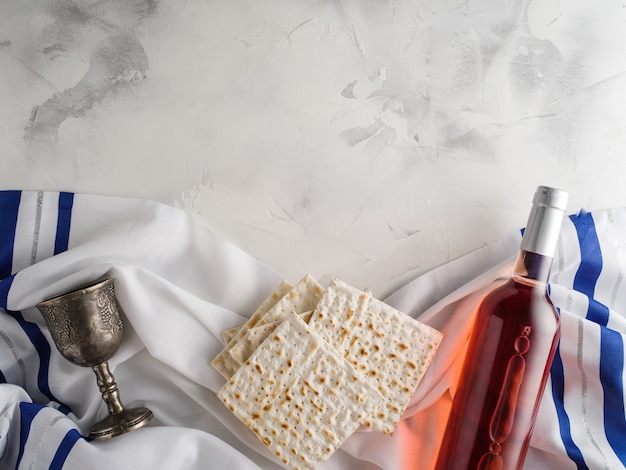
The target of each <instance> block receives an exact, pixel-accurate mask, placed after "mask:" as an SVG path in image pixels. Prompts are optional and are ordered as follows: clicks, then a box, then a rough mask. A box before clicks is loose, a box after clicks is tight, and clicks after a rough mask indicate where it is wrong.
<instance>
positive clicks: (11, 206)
mask: <svg viewBox="0 0 626 470" xmlns="http://www.w3.org/2000/svg"><path fill="white" fill-rule="evenodd" d="M520 240H521V233H520V232H516V233H512V234H511V235H510V236H508V237H504V238H503V239H501V240H498V241H496V242H494V243H491V244H489V245H486V246H485V247H482V248H481V249H479V250H476V251H475V252H472V253H469V254H467V255H465V256H463V257H461V258H459V259H456V260H453V261H451V262H449V263H447V264H446V265H444V266H441V267H439V268H436V269H434V270H432V271H431V272H429V273H426V274H425V275H423V276H420V277H419V278H417V279H415V280H413V281H411V282H409V283H408V284H406V285H405V286H403V287H402V288H400V289H398V290H397V291H396V292H395V293H393V294H392V295H390V296H389V297H388V298H387V299H384V300H385V302H387V303H389V304H390V305H392V306H393V307H395V308H396V309H398V310H400V311H403V312H405V313H407V314H409V315H411V316H412V317H414V318H417V319H418V320H420V321H421V322H423V323H426V324H428V325H430V326H432V327H434V328H436V329H438V330H440V331H442V332H443V333H444V335H445V336H444V340H443V342H442V343H441V345H440V346H439V349H438V352H437V354H436V355H435V359H434V361H433V363H432V365H431V367H430V368H429V370H428V372H427V374H426V376H425V377H424V379H423V381H422V382H421V384H420V386H419V387H418V389H417V392H416V393H415V395H414V396H413V399H412V400H411V402H410V404H409V407H408V408H407V411H406V413H405V415H404V419H403V420H402V421H401V422H400V425H399V426H398V428H397V430H396V432H395V433H394V435H393V436H392V437H389V436H383V435H381V434H379V433H376V432H372V431H368V430H365V429H360V430H359V431H357V432H356V433H354V434H353V435H352V436H351V437H350V438H348V439H347V440H346V442H345V443H344V444H343V445H342V447H341V448H340V449H339V451H337V452H336V453H335V454H334V455H333V456H332V457H331V458H330V459H329V460H328V461H327V462H326V463H325V464H323V465H322V467H321V468H322V469H325V470H335V469H337V470H339V469H342V470H344V469H348V470H350V469H355V470H356V469H359V470H361V469H364V468H365V469H380V468H382V469H385V470H396V469H397V470H404V469H412V468H428V466H429V463H431V462H432V461H433V460H434V458H435V456H436V453H437V450H438V443H439V438H440V436H441V434H442V432H443V427H444V425H445V420H446V415H447V410H448V407H449V404H450V398H451V397H452V396H453V394H454V391H455V383H456V378H457V376H458V372H459V367H460V364H461V360H462V358H463V354H464V347H465V341H466V338H467V333H468V331H469V329H470V328H471V323H472V318H473V317H472V311H473V310H472V309H473V305H474V304H475V302H476V301H477V299H478V298H479V296H480V295H481V292H482V291H483V290H484V289H488V288H489V286H490V285H492V283H494V282H499V280H502V279H503V278H504V277H506V276H507V275H508V274H509V272H510V269H511V263H512V258H513V257H514V256H515V254H516V251H517V249H518V246H519V242H520ZM625 247H626V210H625V209H613V210H606V211H595V212H592V213H585V212H581V213H580V214H575V215H572V216H571V217H569V218H568V219H566V221H565V223H564V224H563V228H562V231H561V238H560V240H559V247H558V250H557V253H556V254H555V260H554V264H553V270H552V274H551V278H550V295H551V297H552V299H553V301H554V303H555V305H556V306H557V307H558V309H559V310H560V314H561V319H562V338H561V342H560V345H559V352H558V355H557V359H556V360H555V364H554V366H553V368H552V371H551V376H550V380H549V384H548V387H547V389H546V393H545V394H544V397H543V400H542V403H541V408H540V412H539V417H538V421H537V425H536V429H535V433H534V435H533V439H532V442H531V449H530V451H529V455H528V458H527V462H526V465H525V468H529V469H532V468H537V469H538V468H543V469H545V468H555V469H556V468H558V469H568V468H571V469H574V468H611V469H614V468H626V466H625V463H626V444H624V443H625V442H626V421H625V416H624V383H623V378H624V369H625V368H624V359H625V357H626V356H625V351H624V339H625V338H624V335H626V320H625V317H626V289H625V288H624V281H623V280H624V269H625V268H624V265H625V264H624V260H626V248H625ZM305 273H306V266H303V274H305ZM107 276H110V277H113V278H114V279H115V280H116V295H117V297H118V301H119V303H120V305H121V306H122V309H123V311H124V321H125V329H126V331H125V337H124V342H123V344H122V346H121V347H120V349H119V350H118V351H117V353H116V354H115V355H114V356H113V358H112V359H111V361H110V364H111V369H112V371H113V373H114V374H115V377H116V380H117V383H118V386H119V389H120V393H121V397H122V401H123V402H124V403H125V404H126V405H127V406H148V407H149V408H151V409H152V410H153V412H154V414H155V418H154V421H153V422H151V423H150V424H149V425H148V426H147V427H145V428H142V429H139V430H137V431H134V432H132V433H129V434H128V435H125V436H122V437H120V438H115V439H112V440H110V441H106V442H95V441H94V442H90V441H88V440H87V439H85V438H84V437H83V436H85V435H86V433H87V431H88V428H89V426H90V425H91V424H93V423H94V422H95V421H97V420H98V419H100V418H102V417H103V416H105V414H106V409H105V406H104V403H103V401H102V399H101V397H100V392H99V391H98V387H97V385H96V381H95V376H94V374H93V372H92V371H91V370H89V369H87V368H81V367H78V366H75V365H73V364H70V363H69V362H68V361H66V360H65V359H64V358H62V357H61V356H60V354H59V353H58V352H57V350H56V348H55V346H54V344H53V342H52V340H51V338H50V335H49V333H48V331H47V327H46V325H45V322H44V321H43V318H42V317H41V315H40V314H39V312H38V311H37V309H36V308H35V305H36V304H37V303H38V302H39V301H41V300H44V299H45V298H49V297H52V296H54V295H57V294H60V293H63V292H67V291H69V290H73V289H74V288H76V287H78V286H80V285H83V284H86V283H88V282H91V281H93V280H95V279H99V278H102V277H107ZM282 280H283V279H282V276H281V275H280V273H277V272H276V271H274V270H273V269H272V268H271V267H268V266H265V265H263V264H262V263H260V262H259V261H258V260H256V259H254V258H253V257H251V256H249V255H248V254H246V253H244V252H243V251H241V250H240V249H238V248H237V247H235V246H234V245H232V244H231V243H229V242H228V241H226V240H223V239H221V238H220V237H218V236H217V235H215V234H214V233H213V232H212V231H211V230H210V229H209V228H208V227H206V226H205V225H203V224H202V223H201V222H200V221H199V220H198V219H196V218H194V217H192V216H190V215H189V214H186V213H184V212H182V211H180V210H178V209H174V208H172V207H168V206H165V205H162V204H157V203H153V202H150V201H142V200H136V199H126V198H115V197H103V196H93V195H86V194H72V193H58V192H47V191H0V410H1V413H0V466H1V467H2V468H30V467H31V466H32V468H48V467H49V468H65V469H73V468H85V463H86V462H88V463H89V468H111V466H114V467H115V468H120V469H123V468H129V469H131V468H132V469H135V468H151V469H155V468H157V469H158V468H163V469H165V468H185V469H201V468H207V466H210V467H211V468H225V469H228V468H233V469H235V468H237V469H248V468H250V469H251V468H263V469H273V468H282V467H281V465H280V463H279V462H277V461H276V460H275V459H274V458H273V457H272V456H271V455H270V454H269V453H268V452H267V450H266V449H265V448H264V446H263V445H262V444H260V443H259V442H258V440H257V439H256V438H255V436H253V435H252V434H251V433H250V432H249V431H248V430H247V429H246V428H245V427H244V426H243V425H242V424H241V423H240V422H239V421H238V420H237V419H236V418H235V417H234V416H232V415H231V414H230V412H229V411H228V410H227V409H226V408H225V407H224V406H223V405H222V404H221V402H220V401H219V400H218V399H217V397H216V396H215V392H216V391H217V390H218V389H219V388H220V387H221V386H222V384H223V383H224V379H223V377H221V376H220V375H219V374H218V373H217V372H215V371H214V370H213V369H212V368H211V367H210V365H209V362H210V360H211V359H212V357H213V356H214V355H215V354H216V353H217V352H218V351H219V350H220V349H221V348H222V346H223V343H222V339H221V336H220V333H221V331H222V330H224V329H226V328H229V327H232V326H235V325H238V324H241V323H242V322H243V321H244V320H245V319H246V318H247V317H248V316H249V315H251V314H252V313H253V312H254V311H255V309H256V307H257V306H258V305H260V304H261V302H262V301H263V300H264V299H265V298H266V297H267V296H268V295H269V294H270V293H271V292H273V290H274V289H275V288H276V287H277V286H278V285H279V284H280V282H281V281H282ZM370 287H371V286H370Z"/></svg>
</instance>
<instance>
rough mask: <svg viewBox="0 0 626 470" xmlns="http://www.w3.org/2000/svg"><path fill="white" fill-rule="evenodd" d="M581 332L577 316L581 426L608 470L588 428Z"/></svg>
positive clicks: (605, 461) (604, 457) (582, 329)
mask: <svg viewBox="0 0 626 470" xmlns="http://www.w3.org/2000/svg"><path fill="white" fill-rule="evenodd" d="M583 333H584V323H583V320H582V319H580V318H579V319H578V351H577V354H576V362H577V364H578V371H579V372H580V377H581V384H580V386H581V390H580V393H581V412H582V418H583V427H584V428H585V434H586V435H587V439H588V440H589V442H590V443H591V445H592V446H593V447H594V448H595V449H596V450H597V451H598V453H599V454H600V456H601V457H602V460H603V461H604V468H605V470H608V469H609V462H608V461H607V460H606V456H605V455H604V453H603V452H602V449H600V446H599V445H598V443H597V442H596V441H595V439H594V438H593V435H592V434H591V429H589V419H588V417H589V415H588V409H587V403H588V395H587V392H588V390H587V374H586V372H585V368H584V367H583Z"/></svg>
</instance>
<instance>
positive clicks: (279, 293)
mask: <svg viewBox="0 0 626 470" xmlns="http://www.w3.org/2000/svg"><path fill="white" fill-rule="evenodd" d="M292 287H293V285H292V284H291V283H290V282H288V281H285V280H283V281H282V282H281V283H280V285H279V286H278V287H277V288H276V290H275V291H274V292H272V294H271V295H270V296H269V297H268V298H267V299H265V300H264V301H263V303H262V304H261V305H260V306H259V308H257V309H256V311H255V312H254V313H253V314H252V316H251V317H250V318H249V319H248V321H247V322H246V323H244V324H243V325H238V326H235V327H233V328H228V329H227V330H224V331H222V339H223V340H224V344H228V343H230V341H231V340H232V339H233V338H234V337H235V336H236V335H237V332H238V331H239V330H240V329H241V328H244V327H248V328H250V327H251V326H254V325H255V324H256V322H257V321H258V320H259V318H261V316H262V315H263V314H265V312H267V311H268V310H269V309H270V308H272V307H273V306H274V305H275V304H276V302H278V301H279V300H280V299H281V298H282V297H283V296H284V295H285V294H286V293H287V292H289V290H290V289H291V288H292Z"/></svg>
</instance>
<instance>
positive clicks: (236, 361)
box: [211, 274, 324, 379]
mask: <svg viewBox="0 0 626 470" xmlns="http://www.w3.org/2000/svg"><path fill="white" fill-rule="evenodd" d="M285 285H286V284H285V283H283V284H281V286H280V287H279V289H277V291H276V292H275V293H274V294H273V295H272V296H271V297H270V298H268V300H266V301H265V302H264V303H263V305H262V306H261V307H259V309H257V311H256V312H255V313H254V314H253V315H252V316H251V317H250V319H249V320H248V321H247V322H246V323H245V324H244V325H243V326H242V327H241V328H239V330H238V331H237V333H236V334H235V336H234V337H233V338H232V339H231V340H230V342H229V343H228V344H227V345H226V346H225V347H224V349H222V351H220V353H219V354H218V355H217V356H216V357H215V358H214V359H213V360H212V361H211V365H212V366H213V368H215V370H217V371H218V372H219V373H220V374H222V375H223V376H224V377H225V378H226V379H229V378H230V377H231V376H232V375H233V374H234V373H235V371H236V370H237V369H238V368H239V367H240V366H241V364H242V363H243V361H245V358H246V357H247V355H249V352H251V351H250V350H249V348H246V347H245V346H244V347H241V346H240V347H239V348H238V349H237V351H235V355H233V354H231V350H232V349H233V347H235V345H237V344H238V343H240V342H241V341H244V342H246V341H247V340H246V339H245V336H246V335H247V334H248V332H249V331H250V330H251V329H252V328H253V327H256V326H262V325H266V324H268V323H273V322H276V321H281V320H283V319H284V318H286V317H287V315H289V314H290V313H291V312H295V313H299V314H302V313H304V312H307V311H309V310H312V309H313V308H314V307H315V305H316V304H317V302H318V301H319V299H320V297H321V296H322V293H323V292H324V289H323V288H322V286H321V285H320V284H319V283H318V282H317V281H316V280H315V279H314V278H313V277H312V276H310V275H308V274H307V275H306V276H304V277H303V278H302V279H301V280H300V281H299V282H298V283H297V284H296V285H295V286H293V287H291V288H290V289H289V290H288V291H287V292H286V293H285V294H284V295H283V296H282V297H281V298H280V299H278V300H277V301H275V302H273V303H271V300H270V299H272V300H273V298H274V297H275V296H276V295H277V294H278V293H279V292H283V291H284V288H285ZM242 352H243V354H242Z"/></svg>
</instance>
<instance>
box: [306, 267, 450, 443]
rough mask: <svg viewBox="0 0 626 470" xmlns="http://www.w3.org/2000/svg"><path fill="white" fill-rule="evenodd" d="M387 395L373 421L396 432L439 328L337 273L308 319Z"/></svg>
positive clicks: (438, 338)
mask: <svg viewBox="0 0 626 470" xmlns="http://www.w3.org/2000/svg"><path fill="white" fill-rule="evenodd" d="M309 325H310V327H311V329H313V330H315V331H316V332H318V333H319V334H320V335H321V336H322V338H324V339H325V340H326V341H327V342H329V343H330V344H331V345H332V346H333V347H334V348H335V349H337V350H338V351H339V353H340V354H341V355H343V356H344V357H345V358H346V360H348V362H350V363H351V364H352V365H353V366H354V367H355V369H356V370H357V371H359V373H360V374H362V377H363V378H365V379H366V380H367V381H369V382H370V383H371V384H372V386H373V387H375V388H376V389H377V390H378V391H379V392H380V393H381V394H382V395H383V398H384V399H385V402H384V405H383V406H382V407H380V408H379V409H378V410H376V412H375V413H373V414H372V415H371V416H370V421H371V422H370V423H369V425H370V427H372V428H373V429H375V430H377V431H381V432H383V433H385V434H392V433H393V431H394V430H395V428H396V426H397V424H398V422H399V421H400V419H401V418H402V415H403V414H404V412H405V410H406V407H407V406H408V404H409V401H410V400H411V398H412V397H413V394H414V392H415V389H416V388H417V386H418V384H419V382H420V381H421V379H422V377H423V376H424V374H425V372H426V369H427V368H428V366H429V365H430V363H431V361H432V358H433V356H434V354H435V350H436V348H437V346H438V345H439V343H440V341H441V337H442V335H441V333H439V332H438V331H436V330H434V329H432V328H431V327H429V326H427V325H424V324H422V323H420V322H418V321H417V320H415V319H414V318H411V317H409V316H408V315H406V314H404V313H402V312H399V311H398V310H396V309H394V308H393V307H391V306H389V305H387V304H385V303H384V302H382V301H380V300H377V299H375V298H373V297H372V296H371V294H369V293H365V292H362V291H360V290H358V289H356V288H354V287H352V286H350V285H348V284H346V283H344V282H342V281H339V280H337V279H334V280H333V281H332V282H331V284H330V286H329V287H328V289H326V292H325V293H324V295H323V296H322V299H321V300H320V302H319V304H318V305H317V307H316V309H315V310H314V312H313V315H312V316H311V320H310V321H309Z"/></svg>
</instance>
